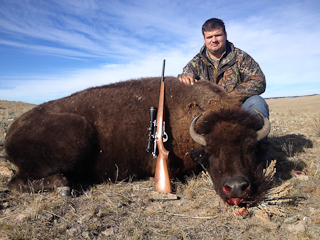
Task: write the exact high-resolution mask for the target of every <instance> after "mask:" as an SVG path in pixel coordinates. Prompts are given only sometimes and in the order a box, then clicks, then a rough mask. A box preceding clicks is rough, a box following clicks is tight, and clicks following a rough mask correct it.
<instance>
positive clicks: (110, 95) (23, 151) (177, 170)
mask: <svg viewBox="0 0 320 240" xmlns="http://www.w3.org/2000/svg"><path fill="white" fill-rule="evenodd" d="M159 87H160V78H147V79H140V80H131V81H126V82H119V83H116V84H111V85H106V86H101V87H96V88H90V89H87V90H84V91H81V92H78V93H75V94H72V95H71V96H68V97H65V98H62V99H58V100H54V101H51V102H47V103H44V104H41V105H39V106H37V107H35V108H34V109H32V110H30V111H29V112H27V113H25V114H24V115H22V116H21V117H20V118H18V119H17V120H16V121H15V122H14V123H13V124H12V126H11V127H10V129H9V131H8V133H7V136H6V140H5V149H6V152H7V154H8V156H9V159H10V161H11V162H13V163H14V164H16V165H17V166H18V168H19V172H18V174H17V175H16V176H15V177H14V178H13V179H12V180H11V181H10V183H9V186H10V187H11V188H14V189H22V190H30V189H29V186H30V184H28V181H31V182H33V185H32V187H33V188H34V189H35V190H36V191H37V190H41V189H51V188H56V187H60V186H66V185H69V183H68V180H70V179H71V180H72V179H81V180H84V179H87V180H89V181H91V182H92V181H94V182H99V181H105V180H108V179H111V180H123V179H126V178H128V177H130V176H131V177H133V176H135V177H136V178H144V177H147V176H153V175H154V168H155V161H156V160H154V159H152V156H151V154H148V153H147V152H146V150H145V149H146V144H147V138H148V133H147V128H148V126H149V108H150V106H156V107H157V105H158V96H159ZM165 102H166V113H165V115H166V131H167V133H168V135H169V141H168V142H166V143H165V147H166V148H167V149H168V150H169V151H170V156H169V169H170V176H171V177H178V178H181V177H183V175H185V174H190V173H192V172H198V171H199V169H200V168H199V165H198V164H197V163H196V161H194V159H192V157H191V151H192V150H194V149H198V148H201V146H200V145H199V144H197V143H195V142H194V141H193V140H192V139H191V137H190V135H189V125H190V123H191V121H192V119H193V118H194V117H196V116H197V115H198V114H200V113H203V114H204V117H202V118H201V119H202V120H199V122H200V124H198V125H199V131H200V132H202V133H204V134H206V140H207V142H208V143H209V146H207V148H206V152H207V153H209V154H210V156H214V157H210V173H211V174H212V178H213V180H214V183H215V184H217V183H218V182H222V178H225V177H226V176H227V175H223V174H217V172H216V171H217V169H220V168H223V169H226V170H227V171H228V172H229V174H228V176H229V175H230V174H231V175H232V174H238V173H239V172H241V175H245V176H248V177H249V178H250V179H251V178H252V179H253V180H252V181H254V179H255V176H254V175H255V174H256V168H257V163H256V162H255V161H256V157H255V156H253V154H251V155H250V154H249V155H250V156H249V155H248V156H246V157H245V158H242V157H241V158H240V159H239V156H238V155H237V154H240V155H241V154H242V151H248V150H247V149H248V145H249V146H250V148H255V146H256V145H257V143H256V141H255V137H256V135H255V131H256V130H258V129H259V127H261V125H259V123H257V122H260V121H259V120H257V119H256V118H255V117H252V116H249V113H248V112H246V111H244V110H242V109H241V108H240V106H241V105H240V102H239V101H238V99H236V98H232V97H229V96H228V95H227V94H226V93H225V92H224V91H223V90H222V89H221V88H219V87H217V86H216V85H213V84H211V83H210V82H206V81H204V82H201V81H200V82H198V83H196V84H195V85H194V86H188V85H185V84H183V83H180V82H179V81H178V80H177V79H176V78H172V77H167V78H166V79H165ZM248 116H249V118H248ZM221 117H222V118H223V120H222V118H221ZM237 119H239V122H237V121H238V120H237ZM248 119H249V120H248ZM208 121H209V123H207V122H208ZM211 144H212V145H211ZM222 149H223V151H226V152H227V153H230V154H227V155H221V154H219V151H222ZM231 152H233V153H232V154H231ZM232 157H233V158H234V159H237V160H236V161H238V163H237V164H236V165H234V166H237V167H235V168H233V167H230V166H228V165H229V164H232V163H231V162H230V161H231V158H232ZM243 163H244V164H245V165H243ZM52 176H56V177H55V179H53V180H52V179H50V178H52ZM48 179H50V180H48ZM216 187H217V186H216Z"/></svg>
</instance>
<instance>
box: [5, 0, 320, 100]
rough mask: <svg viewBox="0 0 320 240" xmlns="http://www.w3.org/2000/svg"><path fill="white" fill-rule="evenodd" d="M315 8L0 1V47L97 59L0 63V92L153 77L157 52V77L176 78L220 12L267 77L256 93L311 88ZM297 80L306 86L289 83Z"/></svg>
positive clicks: (30, 93) (49, 94) (43, 92)
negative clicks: (45, 65) (43, 66)
mask: <svg viewBox="0 0 320 240" xmlns="http://www.w3.org/2000/svg"><path fill="white" fill-rule="evenodd" d="M212 9H215V11H214V12H215V13H217V14H218V15H217V16H212ZM318 10H319V6H318V5H317V4H316V3H313V2H308V1H306V2H305V1H303V2H302V1H295V2H292V1H281V2H279V3H277V4H272V5H270V4H269V1H265V2H256V1H249V2H246V3H238V1H230V2H228V4H226V3H225V1H214V2H213V1H205V2H204V3H202V4H196V3H195V2H194V1H138V2H137V1H126V2H122V1H94V0H91V1H84V0H81V1H80V0H79V1H75V0H72V1H71V0H70V1H65V2H61V1H43V2H40V3H38V2H37V3H36V4H34V2H29V1H25V2H20V1H18V2H15V1H2V2H1V3H0V34H1V35H0V47H1V46H2V47H3V48H6V47H7V48H12V47H14V48H15V49H23V50H24V53H25V52H27V53H28V54H29V56H30V57H31V58H32V56H34V55H39V54H42V55H43V56H45V57H48V58H50V56H52V55H54V56H59V57H67V58H70V59H75V62H76V61H79V60H77V59H85V60H90V61H91V62H94V61H95V59H99V61H97V64H96V67H92V68H91V69H81V68H79V69H75V70H70V71H69V72H65V70H64V72H63V73H62V70H61V69H59V68H56V66H52V71H56V72H57V74H55V75H54V76H52V71H51V72H50V75H49V74H44V73H43V72H40V71H39V69H37V66H35V67H34V69H30V70H29V73H27V74H26V73H24V72H19V67H17V68H16V69H17V73H16V74H12V73H10V74H9V73H6V70H5V69H1V68H0V71H1V72H0V76H1V78H0V98H2V99H10V100H20V101H27V102H36V103H40V102H43V101H48V100H51V99H54V98H57V97H63V96H66V95H68V94H71V93H73V92H75V91H79V90H81V89H84V88H87V87H91V86H97V85H102V84H108V83H111V82H117V81H121V80H127V79H131V78H139V77H145V76H160V74H161V67H162V60H163V59H164V58H165V59H167V65H166V75H173V76H176V75H177V74H179V73H181V71H182V68H183V67H184V65H185V64H186V63H187V62H188V61H189V60H190V59H191V58H192V57H193V56H194V55H195V54H197V53H198V51H199V49H200V47H201V46H202V43H203V39H202V36H201V26H202V24H203V22H204V21H205V20H206V19H207V18H210V17H220V18H222V19H224V20H225V22H226V27H227V32H228V39H229V40H230V41H231V42H233V43H234V44H235V46H236V47H239V48H241V49H242V50H244V51H246V52H247V53H249V54H250V55H251V56H252V57H254V59H255V60H256V61H257V62H258V63H259V64H260V66H261V68H262V70H263V71H264V73H265V75H266V77H267V86H268V88H267V92H266V93H265V94H264V95H266V96H271V95H272V96H273V95H275V94H279V95H280V96H281V94H288V95H290V93H292V94H294V95H297V93H298V92H299V90H300V92H301V94H304V93H306V92H312V91H314V93H320V90H319V88H318V89H317V87H315V86H316V85H314V84H317V83H319V78H320V74H319V72H318V69H319V67H320V49H319V48H317V47H316V44H317V42H318V41H319V39H320V30H319V29H320V16H319V14H318V12H319V11H318ZM231 13H232V14H231ZM0 49H1V48H0ZM16 52H18V50H17V51H16ZM115 60H116V61H115ZM103 62H104V63H105V64H101V63H103ZM106 63H108V64H106ZM91 66H92V64H91ZM66 67H67V66H66ZM64 69H65V68H64ZM73 69H74V68H73ZM30 72H31V73H30ZM22 76H23V77H22ZM300 83H305V85H306V87H307V86H308V85H310V86H312V87H310V88H309V89H301V87H300V89H297V90H296V89H292V88H289V87H288V86H297V85H298V84H300ZM3 86H10V87H11V89H9V88H4V87H3ZM317 86H319V85H317ZM36 96H37V97H36Z"/></svg>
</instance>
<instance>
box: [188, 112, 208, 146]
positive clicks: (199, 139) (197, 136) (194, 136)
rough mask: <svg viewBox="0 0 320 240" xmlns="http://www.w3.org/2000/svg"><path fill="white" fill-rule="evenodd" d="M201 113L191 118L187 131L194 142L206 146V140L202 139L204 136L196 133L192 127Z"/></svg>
mask: <svg viewBox="0 0 320 240" xmlns="http://www.w3.org/2000/svg"><path fill="white" fill-rule="evenodd" d="M201 115H202V114H200V115H198V116H196V117H195V118H194V119H193V120H192V122H191V124H190V128H189V132H190V136H191V137H192V139H193V140H194V141H195V142H197V143H199V144H201V145H202V146H206V145H207V143H206V140H205V139H204V137H203V136H202V135H201V134H199V133H197V132H196V130H195V129H194V126H195V125H196V122H197V120H198V119H199V118H200V117H201Z"/></svg>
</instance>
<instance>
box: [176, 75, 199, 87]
mask: <svg viewBox="0 0 320 240" xmlns="http://www.w3.org/2000/svg"><path fill="white" fill-rule="evenodd" d="M179 81H180V82H183V83H184V84H187V85H193V84H194V83H195V82H197V80H196V79H193V77H191V76H184V77H179Z"/></svg>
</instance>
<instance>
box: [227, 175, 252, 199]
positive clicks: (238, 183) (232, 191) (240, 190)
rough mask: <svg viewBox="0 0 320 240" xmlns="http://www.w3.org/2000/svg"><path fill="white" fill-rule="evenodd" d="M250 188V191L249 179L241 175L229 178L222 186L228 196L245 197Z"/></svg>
mask: <svg viewBox="0 0 320 240" xmlns="http://www.w3.org/2000/svg"><path fill="white" fill-rule="evenodd" d="M248 190H249V191H250V183H249V181H248V180H247V179H246V178H244V177H240V176H238V177H233V178H229V179H228V180H227V181H226V182H225V184H224V186H223V187H222V191H223V192H224V194H225V195H226V196H227V197H228V198H243V197H245V195H246V193H247V192H248Z"/></svg>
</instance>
